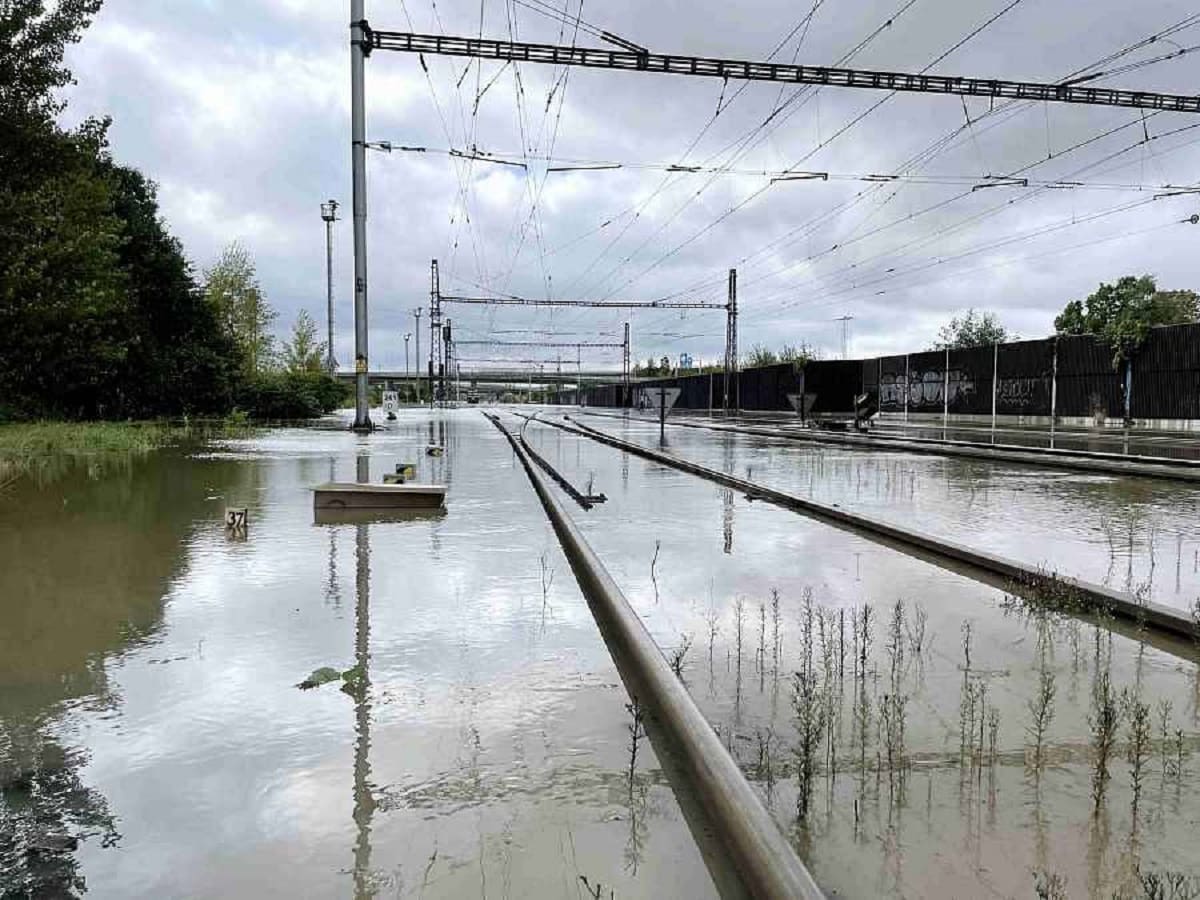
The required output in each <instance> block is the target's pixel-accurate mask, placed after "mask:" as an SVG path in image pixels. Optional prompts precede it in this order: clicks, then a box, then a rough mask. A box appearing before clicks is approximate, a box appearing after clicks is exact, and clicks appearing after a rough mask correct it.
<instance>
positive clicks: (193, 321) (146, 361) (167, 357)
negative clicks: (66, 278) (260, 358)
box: [110, 166, 240, 417]
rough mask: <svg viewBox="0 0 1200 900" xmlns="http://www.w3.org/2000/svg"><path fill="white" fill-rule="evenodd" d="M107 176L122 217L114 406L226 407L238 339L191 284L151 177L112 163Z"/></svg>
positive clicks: (165, 410)
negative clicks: (121, 340)
mask: <svg viewBox="0 0 1200 900" xmlns="http://www.w3.org/2000/svg"><path fill="white" fill-rule="evenodd" d="M110 181H111V184H112V187H113V200H114V210H115V212H116V214H117V216H118V217H119V218H120V219H121V220H122V222H123V223H124V234H123V240H122V242H121V247H120V250H119V257H120V264H121V267H122V269H123V270H124V272H125V274H126V277H127V296H128V305H129V310H128V311H129V314H130V315H129V323H128V338H129V344H128V354H127V356H126V359H125V366H124V367H123V369H122V371H121V373H120V375H121V377H120V386H119V388H118V391H117V395H118V398H119V401H118V408H117V410H116V411H117V412H118V413H119V414H120V415H123V416H132V417H147V416H151V415H164V414H168V415H175V414H179V413H219V412H225V411H227V410H228V409H229V408H230V406H231V405H232V403H233V398H234V389H235V386H236V380H237V378H238V375H239V369H240V356H239V354H238V350H237V346H236V344H235V343H234V341H233V339H232V338H231V337H230V336H229V335H228V334H226V333H225V331H224V330H223V329H222V328H221V325H220V323H219V322H218V321H217V316H216V311H215V310H214V308H213V306H212V305H211V304H210V303H209V302H208V301H207V300H206V299H205V297H204V294H203V292H202V291H201V290H200V288H199V286H198V285H197V284H196V280H195V278H194V276H193V273H192V268H191V264H190V263H189V262H188V261H187V259H186V257H185V256H184V254H183V248H182V247H181V246H180V243H179V241H178V240H177V239H176V238H174V237H172V236H171V235H170V234H168V233H167V231H166V228H165V227H164V225H163V222H162V219H161V218H160V217H159V215H158V203H157V200H156V197H155V185H154V184H153V182H151V181H149V180H147V179H146V178H145V176H143V175H142V174H141V173H140V172H138V171H136V170H134V169H129V168H125V167H122V166H110Z"/></svg>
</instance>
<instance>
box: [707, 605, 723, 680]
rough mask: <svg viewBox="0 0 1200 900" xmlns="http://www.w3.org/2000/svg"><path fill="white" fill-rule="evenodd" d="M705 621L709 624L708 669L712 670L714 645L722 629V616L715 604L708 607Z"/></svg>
mask: <svg viewBox="0 0 1200 900" xmlns="http://www.w3.org/2000/svg"><path fill="white" fill-rule="evenodd" d="M704 622H705V624H706V625H708V669H709V671H710V672H711V671H712V667H713V645H714V644H715V643H716V642H717V635H718V634H719V633H720V631H721V616H720V615H719V614H718V613H717V608H716V607H715V606H710V607H709V608H708V612H706V613H705V614H704Z"/></svg>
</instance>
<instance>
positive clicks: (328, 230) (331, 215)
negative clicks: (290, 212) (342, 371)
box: [321, 200, 338, 375]
mask: <svg viewBox="0 0 1200 900" xmlns="http://www.w3.org/2000/svg"><path fill="white" fill-rule="evenodd" d="M337 208H338V202H337V201H336V200H329V201H328V202H326V203H322V204H321V219H322V220H323V221H324V222H325V300H326V304H327V309H326V323H327V324H328V326H329V335H328V339H327V340H328V343H326V345H325V349H326V353H325V368H327V369H328V370H329V374H330V375H336V374H337V360H336V359H334V356H333V223H334V222H336V221H337V220H338V217H337Z"/></svg>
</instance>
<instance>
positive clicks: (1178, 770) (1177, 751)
mask: <svg viewBox="0 0 1200 900" xmlns="http://www.w3.org/2000/svg"><path fill="white" fill-rule="evenodd" d="M1186 754H1187V750H1186V748H1185V747H1184V744H1183V729H1182V728H1176V729H1175V741H1174V744H1173V753H1172V756H1173V757H1174V762H1173V765H1172V768H1173V771H1172V772H1171V774H1172V775H1173V776H1174V777H1175V783H1176V784H1177V785H1178V784H1180V783H1181V782H1182V781H1183V762H1184V760H1185V759H1186Z"/></svg>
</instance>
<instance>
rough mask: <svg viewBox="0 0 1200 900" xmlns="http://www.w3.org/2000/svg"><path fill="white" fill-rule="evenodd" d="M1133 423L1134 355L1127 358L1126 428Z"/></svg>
mask: <svg viewBox="0 0 1200 900" xmlns="http://www.w3.org/2000/svg"><path fill="white" fill-rule="evenodd" d="M1132 424H1133V357H1132V356H1131V357H1129V358H1128V359H1127V360H1125V428H1126V430H1127V431H1128V428H1129V426H1130V425H1132Z"/></svg>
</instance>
